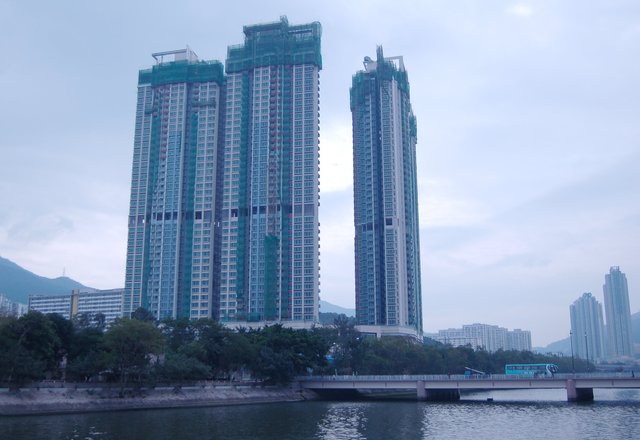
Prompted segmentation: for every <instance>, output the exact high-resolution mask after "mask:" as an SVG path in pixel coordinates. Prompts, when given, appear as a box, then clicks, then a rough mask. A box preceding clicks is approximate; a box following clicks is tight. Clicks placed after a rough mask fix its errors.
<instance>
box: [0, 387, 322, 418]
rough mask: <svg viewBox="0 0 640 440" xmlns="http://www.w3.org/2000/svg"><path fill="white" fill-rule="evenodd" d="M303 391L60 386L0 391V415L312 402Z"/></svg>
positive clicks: (309, 396) (285, 389) (4, 389)
mask: <svg viewBox="0 0 640 440" xmlns="http://www.w3.org/2000/svg"><path fill="white" fill-rule="evenodd" d="M314 397H315V395H314V394H313V393H312V392H309V391H306V390H300V389H295V388H287V387H268V386H265V387H261V386H259V385H258V386H256V385H201V386H188V387H187V386H182V387H180V386H168V387H153V388H138V389H136V388H125V389H124V390H122V389H121V388H120V387H118V386H111V387H109V386H95V387H87V386H86V385H84V384H83V385H74V384H64V385H60V386H58V387H29V388H22V389H20V390H19V391H11V390H9V389H7V388H0V416H1V415H36V414H56V413H73V412H93V411H120V410H134V409H159V408H187V407H205V406H222V405H241V404H257V403H271V402H296V401H302V400H309V399H313V398H314Z"/></svg>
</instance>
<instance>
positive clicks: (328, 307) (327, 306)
mask: <svg viewBox="0 0 640 440" xmlns="http://www.w3.org/2000/svg"><path fill="white" fill-rule="evenodd" d="M320 312H322V313H336V314H338V315H340V314H343V315H347V316H356V311H355V310H354V309H347V308H345V307H340V306H336V305H335V304H331V303H328V302H326V301H323V300H320Z"/></svg>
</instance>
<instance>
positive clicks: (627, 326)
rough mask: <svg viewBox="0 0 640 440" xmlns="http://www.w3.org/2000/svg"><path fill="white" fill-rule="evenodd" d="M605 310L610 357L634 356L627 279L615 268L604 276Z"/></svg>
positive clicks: (618, 268)
mask: <svg viewBox="0 0 640 440" xmlns="http://www.w3.org/2000/svg"><path fill="white" fill-rule="evenodd" d="M602 289H603V291H604V310H605V314H606V317H607V327H606V328H607V350H608V353H609V356H611V357H620V356H632V355H633V342H632V335H631V310H630V308H629V289H628V287H627V277H626V276H625V274H624V273H622V272H620V267H618V266H613V267H611V269H610V270H609V273H608V274H606V275H605V276H604V286H602Z"/></svg>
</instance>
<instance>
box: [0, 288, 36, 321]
mask: <svg viewBox="0 0 640 440" xmlns="http://www.w3.org/2000/svg"><path fill="white" fill-rule="evenodd" d="M28 310H29V306H28V305H27V304H22V303H19V302H14V301H11V300H10V299H9V298H8V297H7V296H6V295H4V294H2V293H0V316H14V317H16V318H19V317H21V316H22V315H24V314H26V313H27V311H28Z"/></svg>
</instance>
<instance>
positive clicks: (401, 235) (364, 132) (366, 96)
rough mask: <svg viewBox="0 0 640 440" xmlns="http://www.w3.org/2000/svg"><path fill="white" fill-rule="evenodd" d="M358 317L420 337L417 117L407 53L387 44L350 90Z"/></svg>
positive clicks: (381, 329) (367, 324) (379, 330)
mask: <svg viewBox="0 0 640 440" xmlns="http://www.w3.org/2000/svg"><path fill="white" fill-rule="evenodd" d="M350 101H351V114H352V124H353V178H354V184H353V187H354V224H355V281H356V322H357V324H358V326H359V328H360V330H361V331H364V332H368V331H372V332H375V333H376V334H381V335H385V334H390V335H391V334H393V335H396V334H407V335H418V336H419V337H421V336H422V299H421V284H420V240H419V231H418V229H419V224H418V194H417V180H416V140H417V139H416V119H415V117H414V115H413V112H412V110H411V103H410V99H409V81H408V78H407V72H406V70H405V67H404V62H403V59H402V57H391V58H385V57H384V55H383V52H382V47H378V49H377V58H376V60H375V61H373V60H372V59H371V58H369V57H366V58H365V61H364V70H363V71H359V72H358V73H356V74H355V75H354V76H353V81H352V87H351V90H350Z"/></svg>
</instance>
